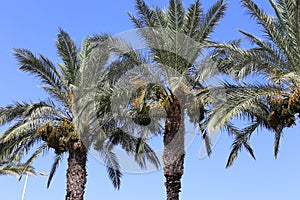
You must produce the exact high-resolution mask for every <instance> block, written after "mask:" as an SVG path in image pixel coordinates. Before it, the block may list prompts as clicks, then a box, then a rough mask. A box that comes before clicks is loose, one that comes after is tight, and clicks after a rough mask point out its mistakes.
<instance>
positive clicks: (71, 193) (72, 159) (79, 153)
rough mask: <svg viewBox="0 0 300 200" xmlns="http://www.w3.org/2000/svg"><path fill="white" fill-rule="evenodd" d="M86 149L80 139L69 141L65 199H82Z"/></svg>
mask: <svg viewBox="0 0 300 200" xmlns="http://www.w3.org/2000/svg"><path fill="white" fill-rule="evenodd" d="M86 162H87V149H86V148H85V146H84V145H83V143H82V141H81V140H77V141H70V144H69V158H68V169H67V194H66V200H83V196H84V191H85V185H86V179H87V178H86V177H87V172H86Z"/></svg>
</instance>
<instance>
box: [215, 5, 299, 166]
mask: <svg viewBox="0 0 300 200" xmlns="http://www.w3.org/2000/svg"><path fill="white" fill-rule="evenodd" d="M241 2H242V5H243V6H244V7H245V8H246V9H247V10H248V13H249V14H250V16H251V17H252V18H254V19H255V20H256V22H257V24H258V25H259V28H260V29H261V30H262V33H263V38H262V39H260V38H258V37H256V36H254V35H252V34H251V33H248V32H246V31H242V30H241V31H240V32H241V33H242V34H243V35H244V36H245V37H246V38H247V39H248V40H250V42H251V43H252V44H253V46H254V47H253V48H250V49H243V48H241V47H239V45H237V44H226V45H224V46H223V47H220V48H219V50H218V51H217V56H216V58H217V59H219V60H218V62H219V69H220V70H221V71H223V72H225V73H226V74H229V75H231V76H232V77H234V79H235V80H237V81H239V80H240V81H242V82H240V83H237V84H230V83H225V84H224V85H223V86H221V87H220V88H216V89H215V94H216V93H219V94H220V93H221V94H223V95H224V96H226V100H225V101H220V98H216V99H215V100H216V101H215V102H216V103H215V107H214V110H215V112H214V113H213V114H212V121H211V126H210V128H211V129H215V128H220V127H226V128H227V130H229V131H230V132H232V133H234V135H235V141H234V143H233V146H232V151H231V154H230V156H229V160H228V163H227V166H230V165H232V163H233V161H234V159H235V158H236V156H237V155H238V152H239V151H240V149H241V148H242V147H243V146H244V147H245V148H246V149H247V150H248V151H249V152H250V154H251V155H252V156H253V157H254V153H253V150H252V149H251V147H250V146H249V143H248V142H249V139H250V137H251V134H252V133H253V132H254V131H255V130H256V129H257V128H258V127H260V126H262V127H265V128H267V129H268V130H270V131H272V132H274V133H275V143H274V155H275V157H277V154H278V149H279V143H280V138H281V135H282V131H283V129H284V128H288V127H291V126H292V125H295V124H296V120H295V119H296V117H297V115H299V113H300V107H299V100H300V93H299V86H300V85H299V84H300V79H299V76H300V68H299V63H300V28H299V27H300V1H299V0H277V1H275V0H269V3H270V5H271V6H272V8H273V10H274V13H275V16H273V15H270V14H267V13H265V12H264V11H263V10H262V9H260V8H259V7H258V5H256V4H255V3H254V2H253V1H252V0H241ZM253 75H255V76H253ZM248 77H252V78H253V77H260V78H261V79H258V80H255V79H254V80H253V79H252V81H251V82H250V83H249V82H247V81H244V80H245V79H247V78H248ZM248 80H249V79H248ZM261 80H263V82H261ZM258 82H260V83H258ZM233 118H239V119H241V118H243V119H245V118H246V119H248V120H249V121H250V123H251V125H250V126H248V127H245V128H243V129H237V128H236V127H234V125H233V124H231V119H233ZM254 158H255V157H254Z"/></svg>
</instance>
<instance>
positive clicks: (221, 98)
mask: <svg viewBox="0 0 300 200" xmlns="http://www.w3.org/2000/svg"><path fill="white" fill-rule="evenodd" d="M281 91H282V90H281V88H279V87H277V86H274V85H249V84H248V85H232V84H229V83H224V84H223V86H221V87H220V88H213V89H212V90H211V91H210V93H211V96H212V97H213V98H215V99H214V100H212V102H213V109H212V111H211V112H212V114H211V116H210V117H211V121H210V123H209V124H208V128H209V132H213V131H214V130H218V129H219V128H220V127H223V126H224V125H226V124H227V122H229V120H230V119H232V118H235V117H240V116H245V117H247V116H248V115H250V116H249V117H250V119H251V116H253V114H254V113H255V115H256V116H261V115H262V114H264V113H266V112H267V111H266V107H265V106H264V102H263V99H266V98H267V97H269V96H272V95H277V94H280V93H281ZM265 115H266V114H265Z"/></svg>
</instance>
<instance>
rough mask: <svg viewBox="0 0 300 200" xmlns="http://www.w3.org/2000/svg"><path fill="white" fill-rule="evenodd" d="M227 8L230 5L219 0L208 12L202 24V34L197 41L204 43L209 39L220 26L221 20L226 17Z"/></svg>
mask: <svg viewBox="0 0 300 200" xmlns="http://www.w3.org/2000/svg"><path fill="white" fill-rule="evenodd" d="M227 6H228V3H224V1H223V0H219V1H217V2H216V3H215V4H214V5H213V6H212V7H211V8H210V9H209V10H208V12H207V13H206V15H205V16H204V17H203V19H202V20H201V22H200V29H199V31H201V34H200V35H199V36H198V38H197V39H196V41H199V42H202V41H205V40H207V39H208V37H209V36H210V34H211V33H212V31H213V30H214V28H215V27H216V26H217V25H218V23H219V21H220V19H222V18H223V17H224V15H225V10H226V8H227Z"/></svg>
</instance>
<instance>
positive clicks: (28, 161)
mask: <svg viewBox="0 0 300 200" xmlns="http://www.w3.org/2000/svg"><path fill="white" fill-rule="evenodd" d="M47 148H48V145H47V143H45V144H43V145H41V146H40V147H38V149H37V150H36V151H35V152H34V153H33V154H32V155H31V156H30V157H29V159H28V160H27V161H26V162H25V163H24V168H23V169H22V171H21V173H20V178H21V177H22V176H23V174H24V173H25V172H26V169H27V168H28V167H29V166H30V165H31V164H32V163H33V161H34V160H35V159H37V158H38V157H39V156H40V155H41V154H42V153H43V151H44V150H45V149H47Z"/></svg>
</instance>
